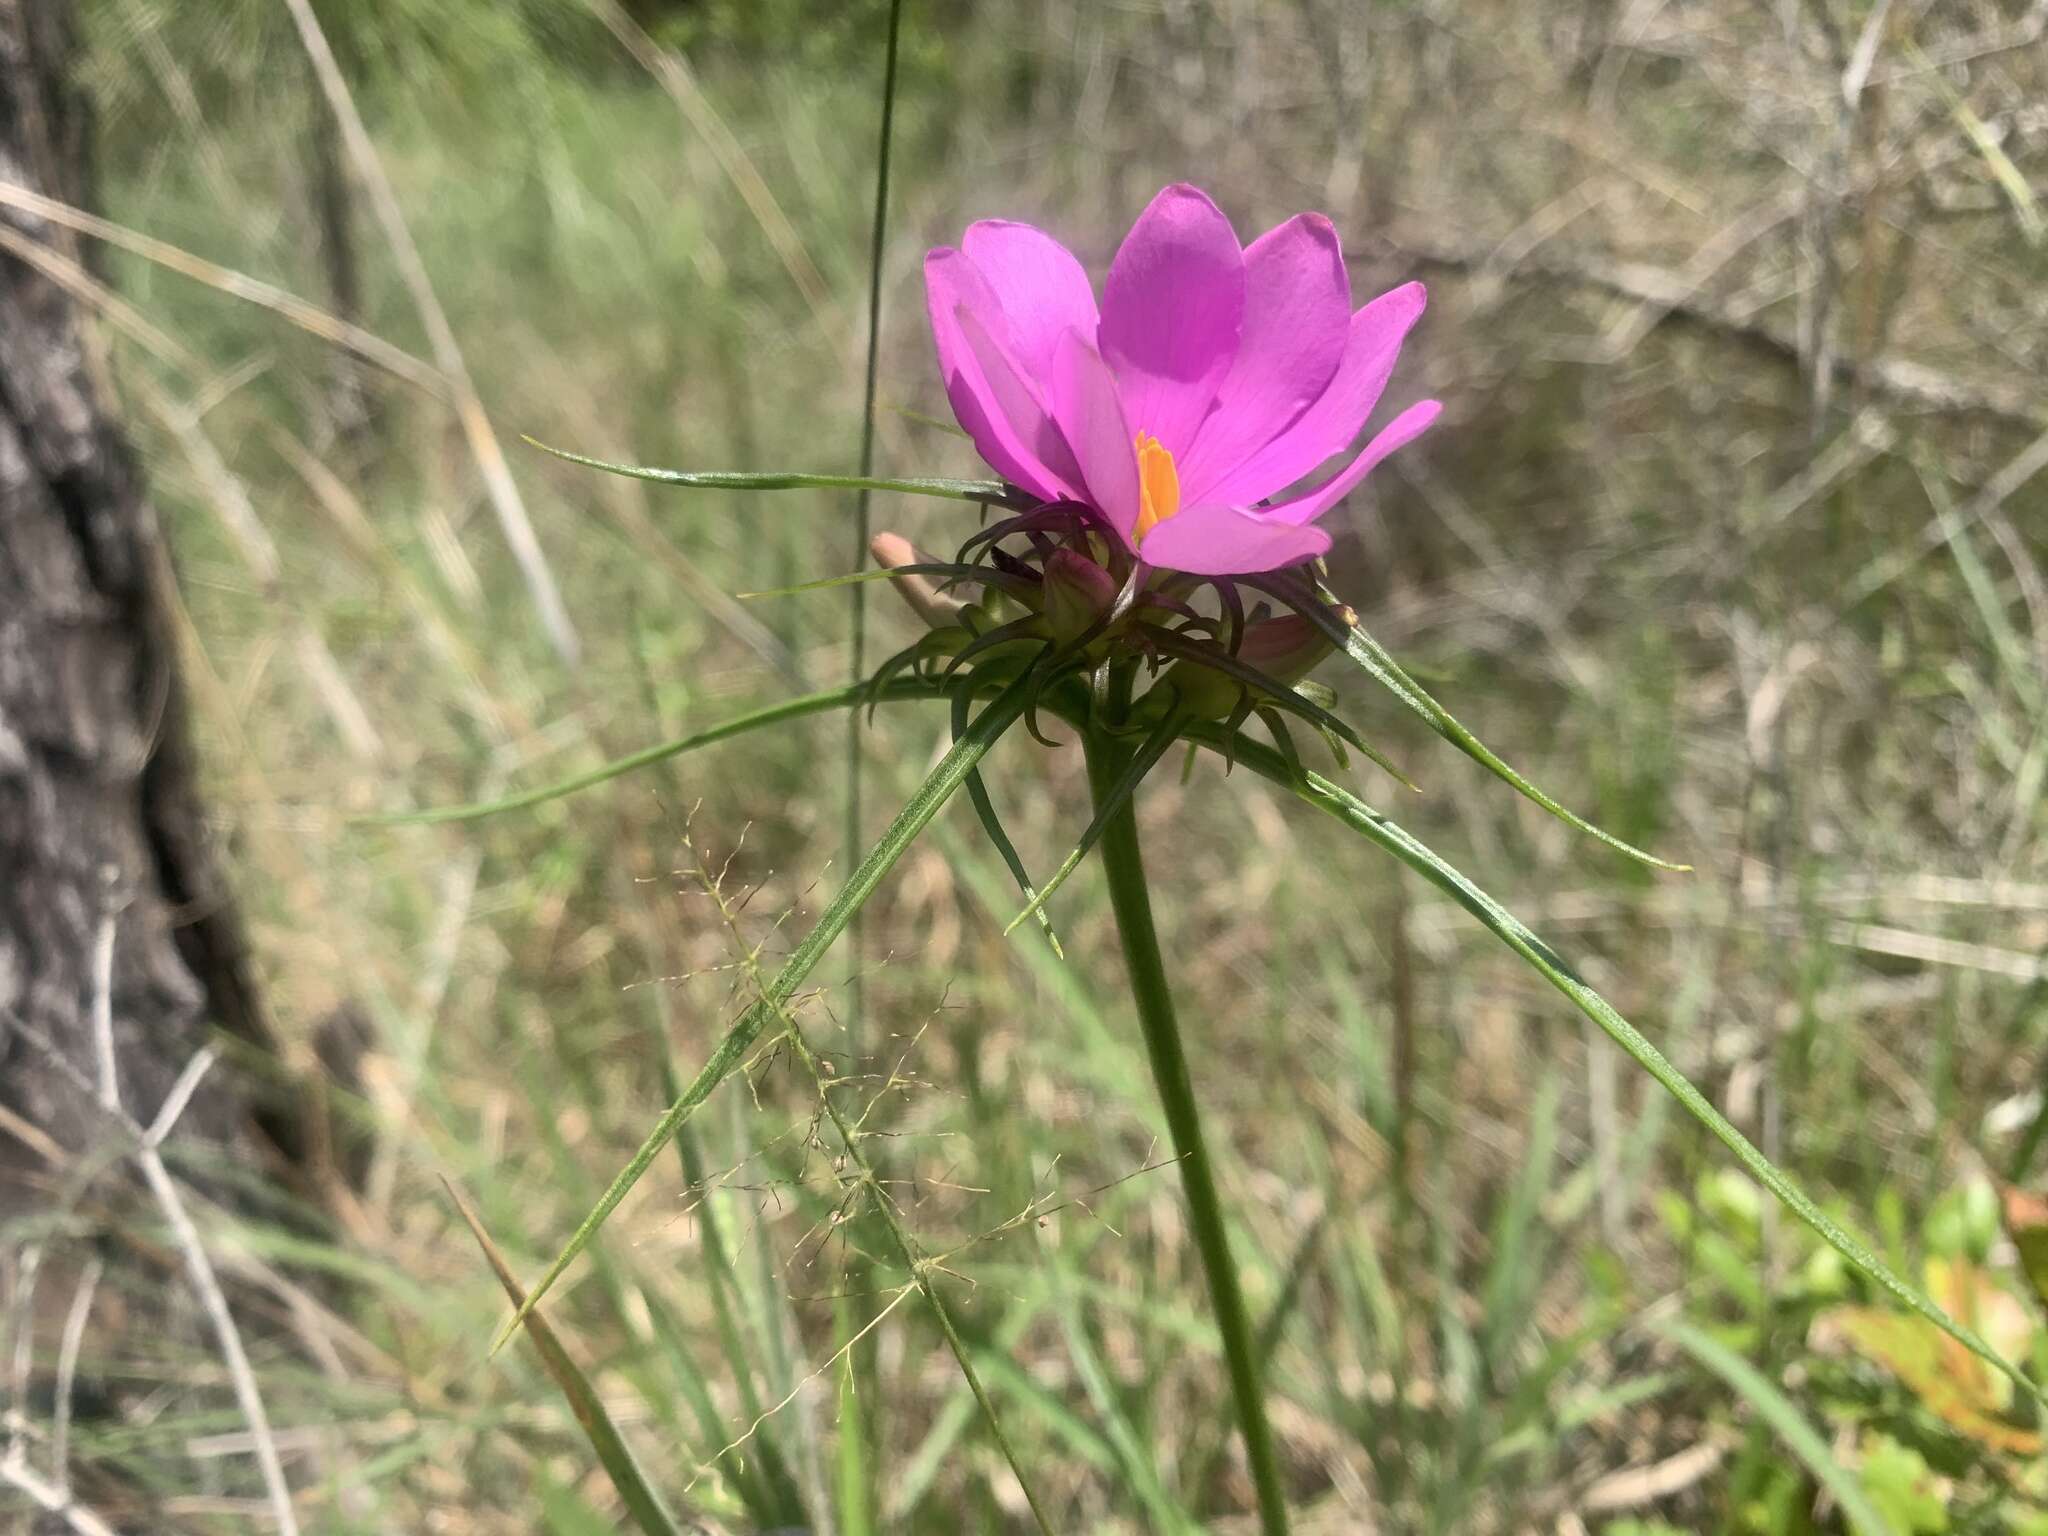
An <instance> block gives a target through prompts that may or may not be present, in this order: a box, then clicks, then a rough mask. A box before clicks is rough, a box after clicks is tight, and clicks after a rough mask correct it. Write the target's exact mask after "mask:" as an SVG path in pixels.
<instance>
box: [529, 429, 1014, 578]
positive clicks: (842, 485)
mask: <svg viewBox="0 0 2048 1536" xmlns="http://www.w3.org/2000/svg"><path fill="white" fill-rule="evenodd" d="M526 441H527V442H528V443H529V444H531V445H532V446H533V447H535V448H538V449H539V450H540V451H541V452H542V453H548V454H553V455H554V456H555V457H556V458H558V459H561V460H563V461H565V462H567V463H570V464H581V465H582V466H583V467H584V468H585V469H601V470H603V471H604V472H605V473H606V474H609V475H624V476H626V477H627V478H628V479H630V480H651V481H653V482H654V483H655V484H656V485H675V486H681V487H682V488H683V489H685V490H698V491H860V490H866V491H886V492H888V493H889V494H891V495H894V496H936V497H939V498H941V499H943V500H946V501H985V502H990V503H993V504H996V505H1000V506H1013V505H1017V504H1018V503H1017V502H1016V501H1015V499H1014V497H1013V496H1012V494H1011V491H1010V488H1009V487H1008V486H1007V485H1004V484H1003V482H1002V481H1000V480H946V479H936V478H932V477H930V476H910V477H908V478H905V477H901V476H897V477H891V476H886V475H885V476H879V477H870V476H867V475H816V474H811V473H808V472H807V471H803V470H762V471H751V470H737V469H656V468H654V467H653V466H651V465H647V464H615V463H612V462H610V461H608V460H605V459H593V458H591V457H590V456H589V455H587V454H581V453H571V452H570V451H569V450H568V449H566V448H550V447H549V446H548V445H547V444H546V443H543V442H540V441H538V440H537V439H535V438H531V437H529V438H527V439H526ZM863 554H865V551H863Z"/></svg>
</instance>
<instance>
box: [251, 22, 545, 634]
mask: <svg viewBox="0 0 2048 1536" xmlns="http://www.w3.org/2000/svg"><path fill="white" fill-rule="evenodd" d="M284 5H285V8H286V9H287V10H289V11H290V12H291V16H292V21H293V23H294V24H295V25H296V26H297V27H298V30H299V40H300V41H301V42H302V43H303V44H304V45H305V49H306V57H307V58H308V59H309V60H311V61H312V65H313V73H314V74H315V75H316V76H317V77H318V78H319V81H320V89H321V92H322V94H324V95H325V96H326V97H327V104H328V106H329V107H330V108H332V109H333V112H334V116H335V120H336V121H337V122H338V123H340V125H341V135H342V139H343V142H345V143H346V144H347V145H348V152H349V158H350V159H351V160H352V161H354V163H355V169H356V174H357V175H358V176H359V177H361V178H362V182H363V186H364V189H365V190H366V191H368V193H369V194H370V206H371V208H372V209H373V210H374V211H375V212H376V215H377V222H378V223H379V224H380V225H382V226H383V229H384V239H385V242H386V243H387V244H388V245H389V246H390V247H391V256H392V260H393V261H394V262H395V263H396V264H397V267H398V275H399V278H400V280H401V281H402V282H403V283H404V284H405V287H406V291H407V292H408V293H410V294H411V296H412V302H413V308H414V309H416V310H418V311H419V317H420V323H421V324H422V325H424V326H425V327H426V331H427V339H428V341H429V342H431V343H432V345H433V349H434V361H435V362H436V364H438V366H439V368H440V371H441V375H442V377H443V378H444V379H446V381H447V383H448V387H449V391H450V394H451V397H452V400H453V403H454V406H455V414H456V417H457V419H458V420H460V422H461V423H462V431H463V435H464V437H466V438H467V439H468V441H469V450H470V455H471V456H472V457H473V458H474V459H475V460H476V466H477V471H478V473H480V474H481V475H482V476H483V481H484V489H485V491H486V493H487V494H488V495H489V497H490V501H491V509H492V510H493V511H494V512H495V513H496V514H497V518H498V526H499V529H500V530H501V531H502V532H503V533H504V535H505V542H506V543H507V544H508V545H510V546H511V549H512V558H513V560H514V561H516V562H517V563H518V566H519V571H520V574H521V575H522V576H523V577H524V578H525V579H526V587H527V591H528V593H529V594H530V595H531V596H532V598H533V602H534V607H535V608H536V609H538V610H539V613H540V620H541V624H542V627H544V628H545V629H546V630H547V633H548V638H549V640H550V641H551V642H552V643H553V645H554V648H555V652H556V654H557V655H558V656H560V657H561V658H562V660H563V661H564V662H565V663H567V664H568V665H569V666H571V667H573V666H575V665H576V662H577V659H578V656H579V654H580V651H581V647H580V645H579V642H578V641H577V638H576V626H575V625H574V624H573V623H572V622H571V621H570V618H569V610H568V608H567V606H566V605H565V604H564V603H563V601H562V594H561V589H560V587H559V586H558V585H557V584H556V582H555V575H554V571H553V570H552V569H551V568H550V567H549V565H548V562H547V556H546V554H545V553H544V552H543V551H542V549H541V547H540V539H539V538H538V536H537V535H536V534H535V533H534V531H533V523H532V521H531V520H530V519H529V518H528V517H527V515H526V503H525V502H524V501H523V500H522V499H521V497H520V495H519V487H518V485H517V483H516V482H515V481H514V480H513V478H512V467H511V465H509V464H508V463H506V461H505V450H504V448H503V447H502V446H501V445H500V444H499V442H498V435H497V433H496V432H494V431H492V430H491V422H490V418H489V417H488V416H487V415H486V414H485V413H484V408H483V402H482V400H480V399H479V398H478V396H477V392H476V385H475V383H474V382H473V381H472V380H471V378H470V376H469V365H468V363H466V362H465V361H464V360H463V356H462V348H461V347H460V346H459V345H458V344H457V343H456V340H455V332H454V329H453V328H452V327H451V326H450V325H449V324H448V316H447V313H446V312H445V311H444V310H443V309H442V308H441V301H440V299H439V298H438V297H436V295H435V293H434V286H433V284H432V282H431V281H429V280H428V277H427V268H426V263H425V262H423V261H422V260H421V259H420V252H419V247H418V246H417V245H415V244H414V243H413V238H412V231H411V229H410V228H409V227H408V226H407V224H406V221H405V212H404V210H403V209H402V208H400V207H399V203H398V194H397V193H396V192H395V191H393V190H392V186H391V181H390V178H389V177H387V176H386V175H385V174H384V164H383V161H382V160H380V159H379V158H378V155H377V149H376V146H375V145H374V144H372V143H371V142H370V133H369V130H368V129H367V128H365V127H364V126H363V119H362V115H361V114H360V113H358V112H357V111H356V104H355V98H354V96H352V95H351V94H350V93H349V88H348V82H347V80H345V79H344V78H343V77H342V73H341V66H340V65H339V64H337V63H336V62H335V59H334V50H333V49H332V48H330V47H329V46H328V44H327V34H326V33H325V32H323V31H322V30H321V28H320V18H319V17H318V16H316V15H314V14H313V7H312V5H311V4H310V3H309V0H284Z"/></svg>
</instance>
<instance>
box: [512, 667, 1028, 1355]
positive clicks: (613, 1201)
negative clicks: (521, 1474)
mask: <svg viewBox="0 0 2048 1536" xmlns="http://www.w3.org/2000/svg"><path fill="white" fill-rule="evenodd" d="M1029 688H1030V679H1029V677H1028V676H1020V677H1018V678H1016V679H1015V680H1014V681H1012V682H1011V683H1010V685H1009V686H1008V687H1006V688H1005V689H1004V690H1003V691H1002V692H1001V693H1000V694H998V695H997V696H996V697H995V698H994V699H992V700H990V701H989V703H988V704H987V705H986V706H985V707H984V708H983V709H982V712H981V713H980V714H979V715H978V716H976V717H975V721H974V723H973V724H972V725H971V726H969V727H968V728H967V734H966V735H964V736H962V737H961V738H960V739H959V740H958V741H956V742H954V743H953V745H952V747H951V749H950V750H949V751H948V752H947V753H946V755H945V756H944V757H942V758H941V759H939V763H938V766H937V767H935V768H934V769H932V771H931V772H930V773H929V774H928V775H926V777H925V780H924V782H923V783H922V784H920V785H919V786H918V788H917V791H916V793H915V794H913V795H912V796H911V797H910V799H909V801H908V802H906V803H905V805H904V807H903V809H902V810H900V811H898V812H897V813H896V819H895V820H894V821H892V822H890V823H889V828H888V830H887V831H886V832H884V833H883V834H882V836H881V839H880V840H879V841H878V842H877V843H876V844H875V845H874V846H873V847H872V848H870V849H869V850H868V853H867V856H866V857H865V858H863V859H862V860H861V862H860V866H859V867H858V868H857V869H855V870H854V872H853V875H852V877H851V878H850V879H848V881H847V882H846V884H845V885H844V886H843V887H842V888H841V889H840V891H839V894H838V895H837V896H835V897H834V898H833V900H832V904H831V905H830V906H829V907H827V908H826V909H825V912H824V914H823V915H822V916H821V917H820V918H819V919H818V922H817V925H816V926H815V927H813V928H812V929H811V931H810V932H809V933H807V934H805V935H804V937H803V940H802V942H801V943H799V944H798V945H797V947H796V948H795V950H793V951H792V952H791V954H790V956H789V959H788V960H787V961H785V962H784V963H783V967H782V969H781V970H780V971H778V972H777V973H776V975H775V979H774V981H772V982H771V983H770V984H769V986H768V988H767V996H765V997H763V998H761V999H759V1000H757V1001H755V1002H753V1003H751V1004H749V1005H748V1007H747V1008H746V1010H745V1011H744V1012H742V1013H741V1014H740V1016H739V1018H738V1020H736V1021H735V1022H734V1024H733V1025H732V1027H731V1028H730V1029H728V1030H727V1031H726V1032H725V1035H724V1037H723V1038H722V1039H721V1040H720V1041H719V1042H718V1044H717V1046H716V1047H714V1048H713V1050H712V1052H711V1055H710V1057H709V1059H707V1060H706V1061H705V1063H704V1066H703V1067H702V1069H701V1070H699V1072H698V1073H697V1076H696V1077H695V1078H694V1079H692V1081H691V1083H690V1085H689V1087H687V1088H685V1089H684V1090H683V1092H682V1094H681V1096H680V1097H678V1098H677V1099H676V1100H675V1101H674V1102H673V1103H671V1104H670V1105H669V1107H668V1108H667V1109H666V1110H665V1111H663V1113H662V1116H661V1118H660V1119H659V1120H658V1121H656V1122H655V1125H654V1129H653V1130H652V1131H650V1132H649V1133H648V1135H647V1139H646V1140H645V1141H644V1142H642V1143H641V1144H640V1149H639V1150H638V1151H637V1152H635V1153H634V1154H633V1156H632V1158H631V1160H630V1161H628V1162H627V1164H626V1166H625V1167H624V1168H622V1169H620V1170H619V1173H618V1176H617V1177H616V1178H614V1179H613V1180H612V1182H611V1184H610V1185H609V1187H607V1188H606V1190H605V1192H604V1194H603V1195H601V1196H600V1197H599V1198H598V1202H597V1205H596V1207H595V1208H594V1209H592V1211H591V1212H590V1214H589V1215H587V1216H585V1217H584V1218H583V1222H582V1224H581V1225H580V1226H579V1227H578V1228H577V1229H576V1232H575V1234H574V1235H573V1236H572V1237H571V1238H570V1239H569V1242H568V1244H567V1246H566V1247H564V1248H563V1249H562V1251H561V1253H560V1254H558V1255H557V1256H556V1258H555V1261H554V1263H553V1264H551V1265H549V1266H548V1271H547V1273H546V1274H545V1275H543V1276H542V1277H541V1280H540V1283H539V1284H538V1285H536V1286H535V1287H534V1288H533V1291H532V1292H531V1294H530V1295H529V1296H528V1297H527V1299H526V1301H525V1302H524V1303H523V1304H522V1305H521V1307H520V1310H519V1312H518V1313H517V1314H515V1315H514V1316H513V1318H512V1319H511V1321H509V1322H508V1323H506V1325H505V1327H504V1329H503V1330H502V1331H501V1332H500V1333H499V1335H498V1337H497V1339H496V1341H495V1342H494V1343H493V1344H492V1346H491V1348H492V1350H493V1351H494V1352H495V1351H496V1350H498V1349H500V1348H502V1347H503V1346H504V1343H505V1341H506V1340H507V1339H508V1338H510V1337H511V1336H512V1333H513V1330H514V1329H516V1328H517V1327H518V1325H519V1324H520V1323H521V1322H523V1321H524V1320H525V1315H526V1312H527V1310H528V1309H530V1308H531V1307H532V1306H533V1305H534V1304H535V1303H536V1302H538V1301H539V1300H540V1298H541V1297H542V1296H544V1295H546V1294H547V1292H548V1290H549V1288H550V1287H552V1286H553V1285H554V1283H555V1281H556V1280H558V1279H560V1278H561V1274H562V1271H563V1270H565V1269H567V1268H568V1267H569V1266H570V1265H571V1264H572V1263H574V1262H575V1260H576V1256H577V1255H578V1254H579V1253H581V1252H582V1251H583V1249H584V1248H585V1246H586V1245H587V1244H588V1243H589V1242H590V1240H591V1238H592V1237H594V1236H595V1235H596V1234H597V1230H598V1228H599V1227H601V1226H603V1225H604V1222H605V1218H606V1217H608V1216H610V1215H611V1213H612V1212H613V1211H614V1210H616V1209H617V1208H618V1204H619V1202H620V1201H621V1200H623V1199H625V1198H626V1194H627V1192H628V1191H629V1190H631V1189H632V1187H633V1186H634V1185H635V1184H637V1183H639V1182H640V1178H641V1175H643V1174H645V1173H646V1172H647V1170H648V1167H649V1166H650V1165H651V1164H652V1163H653V1162H654V1159H655V1158H656V1157H658V1156H659V1155H660V1154H661V1149H662V1147H663V1146H664V1145H666V1143H667V1142H668V1139H669V1138H670V1137H671V1136H673V1135H675V1133H676V1131H677V1130H678V1128H680V1127H681V1126H682V1125H683V1123H684V1122H685V1121H686V1120H688V1119H689V1118H690V1116H691V1115H692V1114H693V1113H694V1112H695V1111H696V1109H697V1106H698V1105H700V1104H702V1103H703V1102H704V1101H705V1100H706V1099H707V1098H709V1097H710V1096H711V1092H712V1090H713V1089H715V1088H716V1087H717V1086H718V1085H719V1084H720V1083H722V1082H723V1081H725V1079H726V1077H727V1076H728V1075H729V1074H730V1073H731V1072H732V1071H733V1069H734V1068H735V1067H737V1066H738V1065H739V1063H740V1058H741V1057H743V1056H744V1055H745V1054H746V1052H747V1050H748V1049H749V1048H750V1047H751V1046H752V1045H753V1043H754V1041H755V1039H756V1038H758V1037H759V1035H760V1033H761V1031H762V1029H763V1028H764V1027H765V1026H766V1025H767V1023H768V1021H769V1020H770V1019H771V1018H773V1017H774V1015H775V1013H776V1010H777V1009H778V1008H780V1007H781V1006H782V1005H783V1004H785V1003H787V1002H788V1001H789V999H790V997H791V996H792V995H793V994H794V993H795V991H796V989H797V988H798V987H800V986H802V985H803V982H804V979H805V978H806V977H807V976H809V975H810V973H811V972H812V970H813V969H815V968H816V966H817V964H818V962H819V961H820V960H822V959H824V957H825V951H826V950H828V949H830V948H831V947H832V943H833V941H834V940H835V939H837V938H838V937H839V935H840V934H841V933H843V932H844V931H845V930H846V924H847V920H848V919H849V918H850V917H851V916H852V915H853V913H854V912H855V911H856V910H858V909H859V907H860V905H861V903H863V902H865V901H866V900H867V899H868V898H869V897H870V896H872V895H873V894H874V892H875V887H876V886H878V885H880V884H881V882H882V877H883V876H884V875H886V874H887V873H888V872H889V870H890V868H891V866H893V865H894V864H895V862H896V861H897V860H898V859H899V858H901V857H902V856H903V853H904V850H905V849H907V848H908V847H909V846H910V845H911V844H912V843H913V842H915V841H916V839H917V835H918V834H919V833H920V832H922V831H923V830H924V829H925V827H926V825H928V824H929V823H930V821H931V819H932V817H934V816H936V815H937V814H938V812H939V808H940V807H941V806H943V805H944V804H945V803H946V802H947V801H948V800H950V799H951V798H952V797H953V794H954V791H956V790H958V789H959V788H960V786H961V784H962V783H963V782H965V780H966V777H967V774H968V773H969V772H970V771H971V770H972V769H973V768H974V766H975V765H976V764H977V763H979V762H980V761H981V759H982V758H983V757H985V756H986V755H987V754H988V750H989V748H990V747H992V746H994V745H995V744H996V742H997V741H998V740H999V739H1000V738H1001V737H1002V734H1003V732H1004V731H1006V730H1008V729H1009V728H1010V727H1011V726H1012V725H1014V724H1015V723H1016V721H1017V717H1018V716H1019V715H1021V714H1023V712H1024V701H1025V699H1026V698H1028V697H1029ZM848 691H849V692H851V691H853V690H848Z"/></svg>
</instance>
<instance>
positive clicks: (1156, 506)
mask: <svg viewBox="0 0 2048 1536" xmlns="http://www.w3.org/2000/svg"><path fill="white" fill-rule="evenodd" d="M1179 510H1180V471H1179V470H1177V469H1175V468H1174V467H1173V455H1172V454H1171V453H1169V452H1168V451H1167V450H1166V448H1165V447H1164V446H1163V445H1162V444H1161V443H1160V441H1159V439H1158V438H1156V437H1154V436H1153V435H1152V434H1151V433H1150V432H1140V433H1139V434H1138V526H1137V528H1136V529H1135V530H1133V532H1132V535H1131V542H1132V543H1133V544H1136V543H1139V542H1140V541H1142V540H1143V539H1144V537H1145V535H1146V534H1148V533H1150V532H1151V531H1152V530H1153V528H1154V527H1155V526H1157V525H1158V524H1160V523H1163V522H1165V521H1166V520H1167V519H1168V518H1169V517H1171V516H1173V514H1174V513H1176V512H1178V511H1179Z"/></svg>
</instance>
